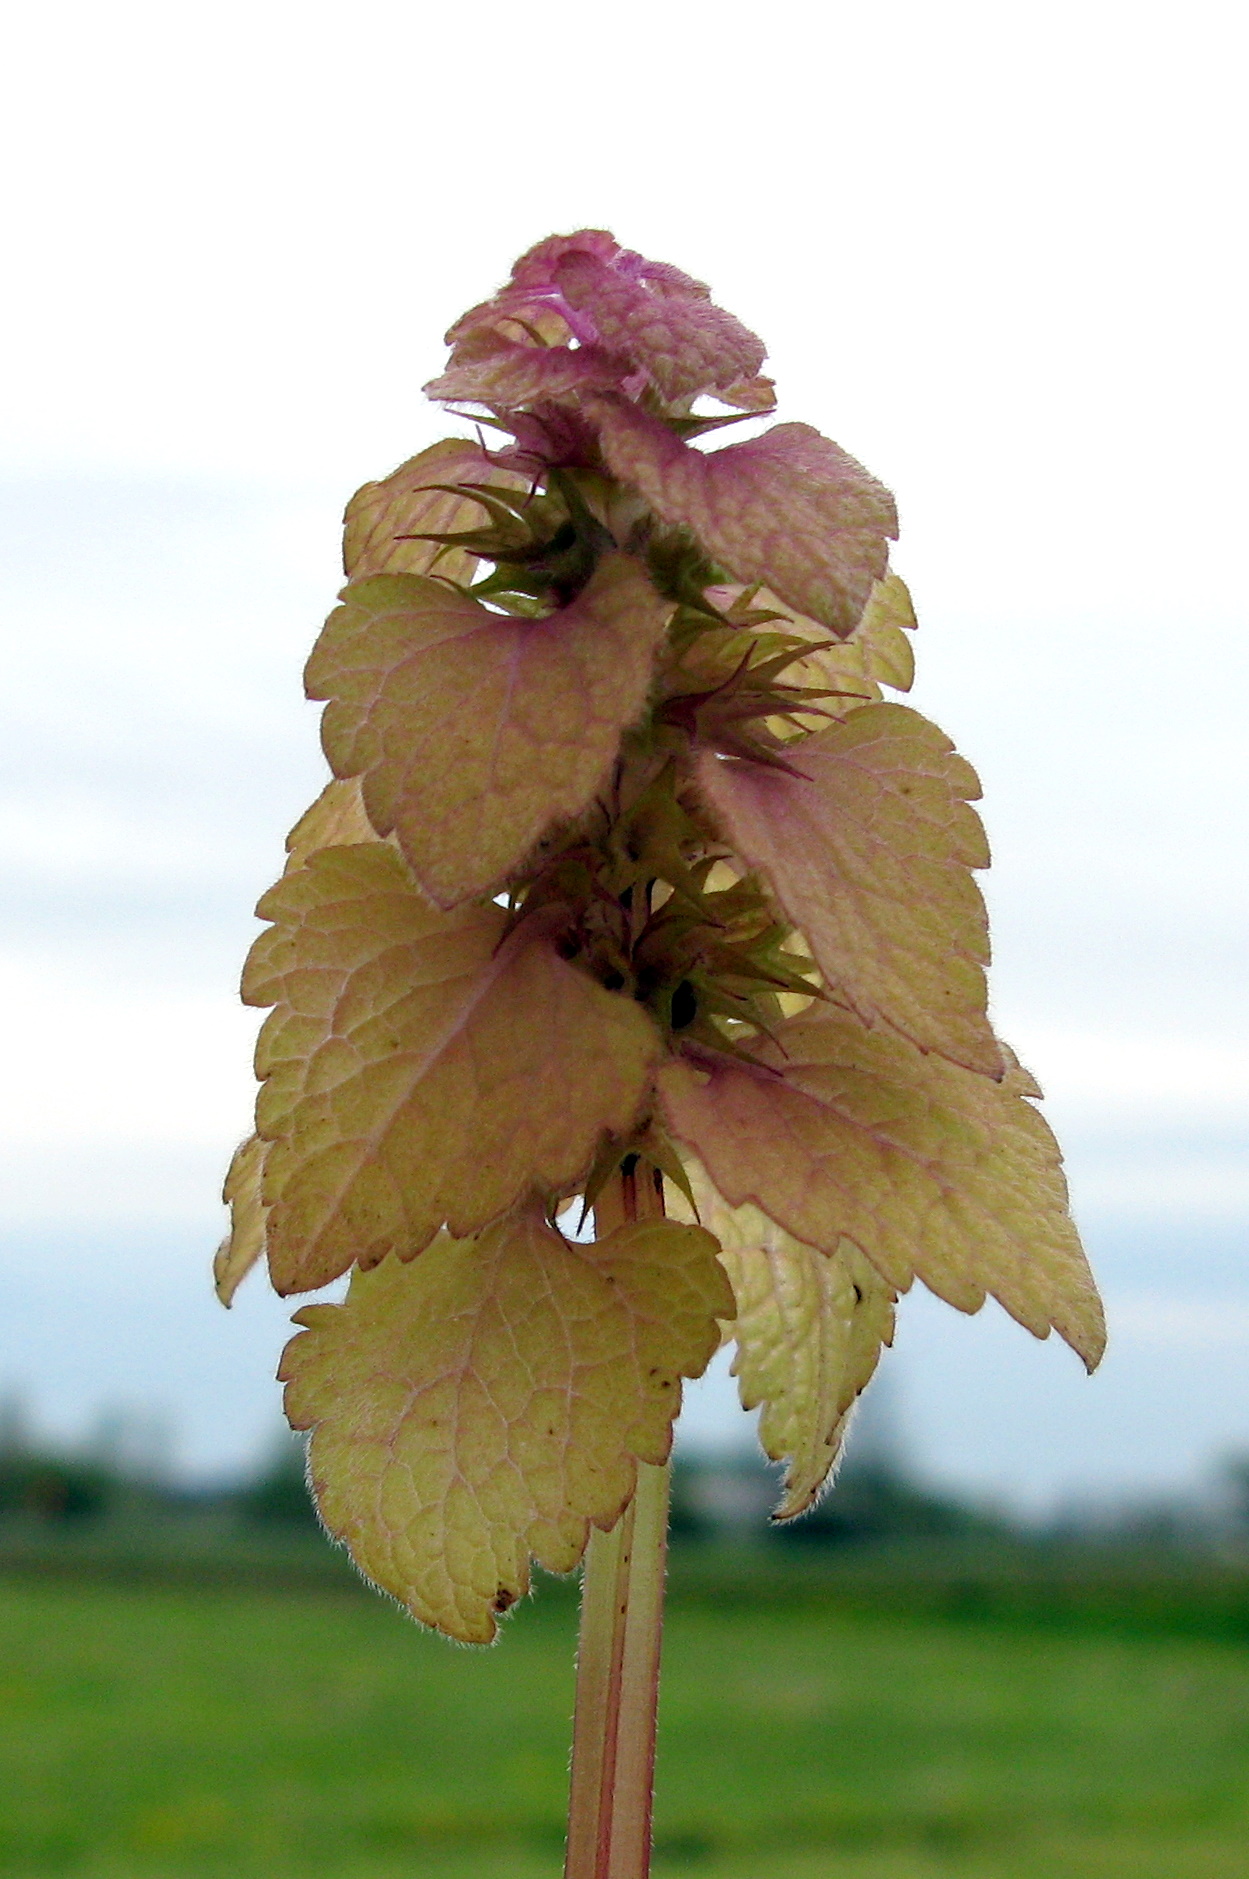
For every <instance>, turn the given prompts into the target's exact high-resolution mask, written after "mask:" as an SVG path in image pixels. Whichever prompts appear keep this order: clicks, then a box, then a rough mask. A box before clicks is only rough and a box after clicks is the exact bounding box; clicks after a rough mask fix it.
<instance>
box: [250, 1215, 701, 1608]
mask: <svg viewBox="0 0 1249 1879" xmlns="http://www.w3.org/2000/svg"><path fill="white" fill-rule="evenodd" d="M715 1254H716V1243H715V1241H714V1240H713V1239H712V1237H711V1235H710V1234H709V1233H705V1232H702V1231H701V1230H700V1229H699V1228H697V1227H689V1226H679V1225H677V1224H675V1223H673V1222H671V1221H663V1220H659V1221H643V1222H638V1223H636V1224H634V1225H631V1226H625V1227H620V1228H618V1229H617V1230H616V1231H615V1232H614V1233H612V1234H611V1235H610V1236H609V1237H608V1238H607V1239H605V1240H602V1241H599V1242H598V1243H596V1244H593V1245H588V1246H582V1245H570V1244H569V1243H568V1242H567V1241H566V1240H564V1239H562V1238H561V1236H560V1235H559V1233H557V1232H556V1231H555V1230H554V1229H553V1228H552V1227H550V1226H548V1225H547V1223H546V1222H545V1221H544V1220H543V1218H542V1216H541V1215H540V1214H539V1213H535V1212H532V1211H527V1212H524V1213H522V1214H520V1215H513V1216H510V1217H509V1218H508V1219H506V1220H503V1221H500V1222H499V1223H498V1224H497V1225H496V1226H494V1227H491V1228H489V1229H488V1230H487V1231H486V1232H485V1233H483V1234H482V1235H481V1237H480V1238H479V1239H477V1240H454V1239H451V1238H449V1237H448V1236H447V1235H446V1234H443V1235H440V1236H439V1238H438V1239H437V1240H435V1242H434V1243H433V1245H432V1246H431V1247H430V1248H429V1250H428V1251H427V1252H426V1253H425V1254H424V1256H423V1257H422V1258H421V1259H419V1260H418V1261H417V1262H416V1263H415V1265H410V1266H407V1265H403V1264H401V1263H400V1262H399V1261H398V1260H395V1259H387V1260H386V1261H385V1262H384V1263H383V1264H382V1265H381V1266H379V1267H377V1269H376V1270H375V1271H372V1272H367V1273H356V1274H354V1275H353V1278H352V1282H351V1290H350V1292H349V1294H348V1297H347V1301H346V1303H345V1304H343V1305H312V1306H309V1307H307V1308H306V1309H305V1310H303V1311H301V1312H298V1313H297V1314H296V1317H295V1322H296V1324H300V1325H304V1326H306V1327H307V1329H306V1330H304V1331H303V1333H302V1334H301V1335H300V1336H297V1337H295V1338H294V1339H292V1341H291V1342H290V1344H288V1345H287V1347H286V1352H285V1354H284V1356H283V1359H282V1365H281V1369H280V1371H279V1375H280V1376H281V1377H282V1379H283V1380H284V1381H285V1382H286V1384H287V1391H286V1411H287V1415H288V1416H289V1418H290V1421H291V1423H292V1425H293V1427H295V1428H297V1429H306V1428H313V1429H314V1434H313V1437H312V1442H311V1447H310V1452H309V1458H310V1470H311V1475H312V1481H313V1487H314V1490H315V1492H316V1496H317V1501H318V1504H319V1506H320V1509H321V1516H322V1518H323V1520H324V1521H325V1523H326V1525H327V1526H328V1527H329V1529H330V1531H331V1533H333V1534H335V1535H336V1536H337V1537H338V1538H339V1539H341V1540H344V1541H345V1542H346V1544H347V1546H348V1547H349V1548H350V1551H351V1554H352V1557H353V1559H354V1560H355V1561H356V1564H357V1565H358V1566H359V1567H360V1569H361V1571H362V1572H364V1573H366V1574H367V1575H368V1577H369V1578H370V1579H372V1580H373V1581H374V1582H375V1583H376V1584H377V1585H379V1586H381V1587H383V1588H384V1590H386V1591H387V1592H390V1593H391V1594H392V1595H393V1596H394V1597H395V1598H397V1599H399V1600H400V1601H401V1602H402V1603H403V1604H404V1605H406V1606H407V1608H408V1610H409V1611H410V1612H411V1613H412V1614H413V1616H414V1617H416V1618H419V1619H420V1620H421V1622H422V1623H424V1624H428V1625H435V1626H437V1628H438V1629H439V1630H441V1631H445V1632H446V1633H447V1634H448V1635H449V1636H451V1637H453V1638H459V1639H461V1640H462V1641H463V1642H464V1643H468V1644H487V1643H489V1642H490V1640H491V1638H493V1636H494V1635H495V1630H496V1623H495V1619H496V1614H497V1613H499V1612H502V1611H506V1610H507V1609H508V1607H509V1606H511V1605H513V1604H515V1602H516V1600H517V1599H519V1598H522V1597H523V1596H524V1595H525V1593H526V1592H527V1591H528V1589H529V1561H530V1557H531V1556H532V1558H533V1559H535V1560H537V1561H538V1563H539V1564H540V1565H543V1566H545V1567H546V1568H547V1569H548V1571H551V1572H569V1571H571V1570H572V1568H573V1567H574V1566H575V1565H576V1563H577V1561H578V1560H579V1559H580V1557H581V1554H582V1552H583V1550H584V1548H585V1543H586V1538H587V1536H588V1532H589V1525H590V1522H591V1521H593V1522H594V1523H596V1524H597V1525H598V1526H600V1527H604V1528H606V1527H609V1526H611V1525H612V1524H613V1523H614V1522H615V1521H616V1519H617V1518H618V1517H619V1515H620V1513H621V1512H622V1510H623V1509H624V1507H625V1506H626V1504H627V1503H628V1501H629V1499H630V1497H631V1496H632V1494H633V1489H634V1485H635V1481H636V1470H637V1462H638V1461H646V1462H655V1463H658V1462H663V1461H664V1460H666V1458H667V1455H668V1451H669V1448H670V1446H671V1440H672V1422H673V1419H674V1417H675V1416H676V1414H677V1411H678V1409H679V1408H680V1404H681V1384H680V1378H681V1377H696V1376H699V1375H700V1374H701V1373H702V1371H703V1370H704V1369H705V1368H706V1365H707V1363H708V1361H709V1359H710V1357H711V1355H712V1353H713V1352H714V1350H715V1348H716V1345H717V1342H718V1340H719V1330H718V1326H717V1323H716V1318H717V1316H718V1315H720V1314H723V1313H725V1312H726V1311H727V1312H730V1313H731V1311H732V1308H733V1306H732V1296H731V1294H730V1292H729V1288H728V1283H727V1281H726V1279H725V1277H724V1274H723V1272H722V1270H721V1269H720V1267H719V1266H718V1265H717V1263H716V1257H715Z"/></svg>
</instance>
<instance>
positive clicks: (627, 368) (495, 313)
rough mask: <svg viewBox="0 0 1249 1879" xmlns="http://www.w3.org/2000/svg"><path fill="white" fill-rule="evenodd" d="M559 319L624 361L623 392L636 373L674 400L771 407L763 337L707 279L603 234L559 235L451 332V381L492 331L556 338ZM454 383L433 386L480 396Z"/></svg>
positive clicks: (584, 342) (572, 333)
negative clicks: (524, 328) (707, 398)
mask: <svg viewBox="0 0 1249 1879" xmlns="http://www.w3.org/2000/svg"><path fill="white" fill-rule="evenodd" d="M552 314H554V315H557V316H558V317H559V319H560V320H561V321H562V322H563V325H564V328H565V334H566V337H567V338H568V339H570V340H576V342H577V347H578V348H579V349H580V348H585V349H595V350H596V352H597V353H598V354H599V355H600V356H607V357H610V358H612V359H613V360H614V361H615V378H614V382H615V383H616V384H618V385H621V386H622V387H624V388H632V380H633V378H634V377H635V376H636V377H638V378H639V379H641V380H642V381H649V383H650V384H651V385H653V386H654V388H655V389H656V390H657V391H658V392H659V394H660V395H661V397H663V398H665V399H666V400H668V401H669V402H678V401H681V400H683V399H688V398H693V397H696V396H697V395H698V394H699V393H700V392H710V393H712V394H713V395H716V396H723V397H724V399H725V402H726V403H727V402H731V403H733V404H735V405H740V406H743V407H744V408H746V409H751V410H755V409H769V408H770V391H771V387H770V385H768V383H767V381H762V382H760V381H759V379H758V372H759V368H760V366H761V365H762V364H763V357H764V352H763V345H762V343H761V341H760V340H759V339H757V338H756V336H755V335H754V334H753V333H751V332H748V331H747V329H746V328H745V327H744V326H743V325H742V324H741V322H740V321H739V320H736V319H734V318H733V316H732V314H730V313H726V312H725V311H724V310H723V308H721V307H717V306H716V305H715V304H714V303H713V301H712V299H711V296H710V294H709V292H708V290H707V288H706V287H705V286H704V285H703V284H702V282H701V281H696V280H692V279H691V278H690V276H689V275H688V274H683V273H681V271H680V269H679V268H674V267H669V266H667V265H665V264H664V263H662V262H655V261H647V260H646V259H644V257H643V256H642V255H639V254H634V253H632V252H631V251H630V250H628V249H624V248H621V247H620V246H619V245H618V243H617V242H616V241H615V240H614V239H613V238H612V236H610V235H609V234H607V232H606V231H605V230H603V229H583V230H582V231H581V233H580V234H577V235H556V236H552V237H550V238H549V239H548V240H546V241H542V242H539V243H538V245H537V246H536V247H535V248H531V249H530V250H529V252H528V254H525V255H522V257H521V259H520V260H519V261H518V262H517V263H516V266H515V267H514V268H513V270H512V279H511V281H510V282H509V283H508V285H507V286H506V287H504V288H502V289H501V290H500V291H499V293H497V294H496V295H495V296H494V298H493V299H492V300H488V301H486V302H484V303H483V304H482V305H481V306H479V307H474V308H473V309H472V310H471V311H470V312H468V313H466V314H465V315H464V317H463V318H462V319H461V320H459V321H457V322H456V324H455V326H453V327H452V329H451V331H450V332H449V333H448V335H447V342H448V344H449V345H451V346H452V347H453V348H454V350H453V353H452V358H451V366H450V372H449V380H450V382H451V383H453V384H458V383H459V382H460V380H459V372H460V368H461V363H462V362H463V361H464V360H466V359H467V358H469V357H470V348H471V347H472V346H473V345H474V344H477V343H479V342H480V341H481V338H482V335H483V334H498V333H500V332H501V331H504V330H507V329H510V330H511V332H512V333H513V334H515V333H519V331H520V330H521V328H520V326H519V322H522V321H523V322H525V323H526V324H527V325H538V326H539V327H540V330H541V331H542V334H543V337H549V332H548V329H547V327H546V326H544V325H542V324H541V323H542V321H543V320H544V318H545V319H548V320H549V318H550V316H551V315H552ZM563 350H565V351H566V352H568V354H569V356H570V357H576V351H575V350H572V349H570V348H567V347H565V348H563ZM447 382H448V381H447V380H439V381H437V382H436V383H435V385H433V386H429V387H427V390H429V392H430V394H431V396H433V397H435V398H446V397H449V396H450V397H455V398H463V397H465V396H474V397H475V396H477V395H478V394H476V393H467V394H466V393H465V392H464V391H461V390H456V391H452V392H448V391H447V390H445V389H444V386H445V384H446V383H447ZM640 388H641V387H640V386H639V387H638V389H640ZM568 389H570V390H571V389H574V387H573V385H572V384H571V383H570V384H569V387H568ZM555 395H557V394H555ZM488 402H492V403H493V402H495V400H494V399H493V398H491V399H490V400H488ZM498 402H505V401H504V400H499V401H498ZM518 402H522V401H520V400H518Z"/></svg>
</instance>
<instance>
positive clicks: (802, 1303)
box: [670, 1162, 897, 1520]
mask: <svg viewBox="0 0 1249 1879" xmlns="http://www.w3.org/2000/svg"><path fill="white" fill-rule="evenodd" d="M686 1172H687V1175H688V1177H689V1180H690V1183H691V1190H692V1193H693V1196H694V1200H695V1202H696V1204H697V1209H698V1218H699V1220H700V1221H701V1222H702V1224H703V1226H705V1227H706V1228H707V1230H708V1232H710V1233H714V1234H715V1236H716V1238H717V1239H718V1240H719V1242H720V1248H721V1251H720V1258H721V1261H722V1263H723V1265H724V1269H725V1271H726V1272H727V1273H728V1275H729V1281H730V1283H731V1285H732V1287H733V1295H734V1297H735V1299H736V1301H737V1321H736V1323H735V1324H734V1326H733V1327H732V1335H733V1337H734V1338H735V1340H736V1343H737V1355H736V1357H735V1359H734V1361H733V1374H734V1376H735V1377H736V1378H737V1380H738V1389H739V1392H740V1395H741V1399H742V1408H743V1409H762V1412H763V1413H762V1414H761V1416H760V1418H759V1440H760V1442H761V1443H762V1445H763V1450H764V1453H765V1454H767V1455H770V1456H771V1458H772V1460H773V1461H784V1462H787V1463H788V1467H787V1469H786V1474H785V1492H784V1495H783V1497H782V1500H781V1503H780V1505H779V1506H778V1508H777V1509H776V1512H775V1514H774V1515H773V1518H774V1519H776V1520H792V1519H793V1518H794V1516H795V1515H797V1514H801V1513H804V1512H805V1511H806V1509H807V1508H808V1507H810V1506H811V1505H812V1503H813V1502H815V1501H816V1500H818V1499H819V1495H820V1491H821V1489H822V1488H823V1486H824V1483H825V1482H826V1481H827V1479H828V1476H829V1473H830V1471H831V1469H832V1468H833V1467H834V1465H835V1463H836V1461H837V1459H838V1456H839V1455H840V1453H841V1448H842V1444H843V1442H844V1441H845V1437H846V1430H847V1428H848V1426H849V1422H850V1417H851V1413H852V1411H853V1409H854V1405H855V1403H856V1402H857V1401H858V1398H859V1396H860V1395H861V1394H862V1392H863V1391H864V1390H865V1389H866V1388H867V1385H868V1384H869V1383H870V1382H871V1379H872V1376H873V1374H874V1372H875V1369H876V1364H877V1361H878V1359H879V1357H880V1352H881V1346H882V1345H885V1344H892V1342H893V1319H894V1305H895V1304H896V1302H897V1294H896V1293H895V1291H894V1289H893V1287H892V1286H891V1285H889V1284H888V1283H887V1281H886V1280H884V1279H882V1278H881V1276H880V1274H879V1273H878V1272H877V1270H876V1268H875V1267H874V1266H873V1265H871V1264H870V1263H869V1262H868V1261H867V1260H866V1259H864V1257H863V1255H862V1253H860V1252H859V1250H858V1248H857V1247H856V1246H854V1245H853V1244H852V1243H851V1242H850V1241H849V1240H842V1241H841V1242H840V1243H839V1244H838V1245H837V1247H836V1248H835V1249H834V1250H833V1251H832V1252H828V1253H822V1252H820V1251H819V1250H818V1249H817V1248H816V1247H814V1246H804V1245H803V1243H802V1241H801V1240H796V1239H795V1238H794V1237H793V1235H792V1234H790V1233H786V1232H785V1230H784V1228H783V1227H778V1226H777V1224H776V1222H775V1221H774V1220H769V1219H768V1217H767V1215H766V1214H765V1213H762V1212H761V1211H760V1210H759V1208H758V1207H749V1206H747V1207H730V1206H729V1204H728V1202H727V1201H726V1200H725V1199H724V1197H723V1195H722V1194H719V1193H718V1192H717V1191H716V1189H715V1188H714V1187H713V1186H712V1184H711V1182H710V1181H709V1180H708V1178H707V1172H706V1169H705V1168H702V1167H700V1165H699V1164H698V1163H697V1162H692V1163H690V1164H689V1165H688V1167H687V1170H686ZM687 1210H688V1217H690V1218H692V1217H693V1210H692V1209H689V1207H688V1202H685V1201H684V1200H683V1199H682V1198H681V1197H680V1196H679V1195H677V1196H675V1197H674V1201H673V1204H672V1207H671V1209H670V1211H672V1212H673V1213H674V1214H675V1216H676V1217H677V1218H680V1219H684V1218H686V1217H687Z"/></svg>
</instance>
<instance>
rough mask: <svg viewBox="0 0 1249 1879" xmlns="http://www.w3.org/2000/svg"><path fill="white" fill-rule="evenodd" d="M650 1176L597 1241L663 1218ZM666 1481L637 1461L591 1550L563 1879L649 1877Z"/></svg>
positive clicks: (628, 1187) (599, 1211) (602, 1207)
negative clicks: (618, 1510) (624, 1499)
mask: <svg viewBox="0 0 1249 1879" xmlns="http://www.w3.org/2000/svg"><path fill="white" fill-rule="evenodd" d="M639 1172H640V1171H639ZM649 1175H650V1171H649V1170H646V1171H645V1173H643V1174H641V1178H639V1173H638V1172H630V1173H627V1174H625V1173H622V1174H620V1175H617V1176H615V1177H614V1179H613V1180H612V1182H611V1184H610V1187H609V1189H608V1190H607V1191H606V1192H604V1194H603V1195H602V1196H601V1197H600V1200H599V1203H598V1206H597V1208H596V1210H595V1222H596V1226H597V1229H598V1232H599V1234H600V1236H601V1235H603V1234H606V1233H609V1232H610V1231H611V1230H612V1228H613V1227H616V1226H618V1225H620V1224H621V1223H622V1222H623V1221H627V1220H637V1219H644V1218H650V1217H653V1216H655V1215H659V1214H662V1213H663V1189H662V1183H661V1180H660V1178H659V1177H658V1176H657V1177H656V1178H655V1180H654V1181H653V1182H652V1181H651V1179H650V1178H649ZM669 1472H670V1471H669V1466H668V1465H667V1464H665V1465H664V1466H663V1467H653V1466H651V1465H650V1464H648V1463H646V1462H640V1463H639V1464H638V1482H637V1490H636V1492H635V1494H634V1496H633V1499H632V1500H631V1501H630V1503H629V1505H628V1507H626V1508H625V1510H624V1513H623V1514H622V1515H621V1516H620V1519H619V1520H618V1521H617V1522H616V1524H615V1526H614V1527H613V1528H612V1529H611V1531H610V1532H609V1533H603V1532H600V1530H599V1529H598V1528H597V1527H595V1528H593V1529H592V1530H591V1534H590V1543H589V1546H588V1547H587V1549H586V1561H585V1578H584V1581H583V1585H582V1594H581V1633H580V1640H579V1646H578V1652H577V1712H576V1720H575V1722H574V1725H573V1747H572V1784H571V1789H570V1793H569V1801H568V1855H567V1859H566V1861H565V1866H564V1876H565V1879H647V1875H648V1873H649V1872H650V1863H651V1807H652V1801H653V1796H654V1786H655V1719H656V1707H657V1704H658V1699H659V1651H660V1640H661V1636H662V1632H663V1601H664V1562H665V1557H666V1552H667V1541H668V1486H669Z"/></svg>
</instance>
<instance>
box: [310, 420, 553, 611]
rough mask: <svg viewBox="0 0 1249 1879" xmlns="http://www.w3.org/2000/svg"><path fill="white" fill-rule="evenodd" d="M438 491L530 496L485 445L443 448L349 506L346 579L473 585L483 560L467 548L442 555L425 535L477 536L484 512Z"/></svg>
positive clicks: (451, 440)
mask: <svg viewBox="0 0 1249 1879" xmlns="http://www.w3.org/2000/svg"><path fill="white" fill-rule="evenodd" d="M438 483H489V484H493V485H494V486H495V487H497V488H500V489H523V488H524V487H525V484H524V480H523V478H521V477H519V476H517V475H516V474H515V473H514V472H512V471H509V470H500V469H498V468H496V466H495V465H494V464H493V463H492V462H491V460H490V458H489V456H488V455H487V454H486V452H485V451H484V450H483V449H482V447H481V445H480V444H477V443H472V442H470V440H469V439H468V438H466V437H445V438H443V440H442V442H441V443H437V444H432V445H431V446H430V448H429V449H428V450H422V452H421V454H420V455H419V456H418V457H411V458H409V460H408V462H407V463H402V464H400V466H399V468H398V469H397V470H394V471H392V473H391V474H390V475H389V476H388V477H386V478H385V479H384V480H383V481H382V482H380V483H366V484H365V485H364V487H363V489H358V490H357V491H356V493H355V495H354V496H353V497H352V499H351V501H350V502H349V503H348V504H347V513H346V515H345V516H344V517H343V571H344V572H345V573H346V574H347V575H348V576H349V577H350V578H351V579H352V580H354V581H363V580H366V579H367V578H368V577H369V576H370V575H373V574H428V573H429V572H430V571H431V570H436V571H437V573H439V574H441V575H443V576H445V578H446V579H447V580H449V581H467V580H469V579H471V577H472V572H473V569H474V567H475V566H476V565H477V562H476V557H475V556H474V555H471V554H466V553H465V552H464V550H463V549H460V548H448V549H446V550H444V551H441V552H440V550H439V546H438V543H437V542H430V541H417V540H414V539H412V538H413V537H415V536H419V535H451V534H455V533H457V532H458V531H459V530H461V529H470V528H476V527H478V526H479V525H480V523H481V522H482V520H483V512H482V508H481V505H480V504H479V503H477V502H474V501H473V499H472V498H471V497H470V496H468V495H464V496H456V495H451V494H449V493H448V492H447V491H446V490H445V489H438V488H435V487H434V485H435V484H438Z"/></svg>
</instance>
